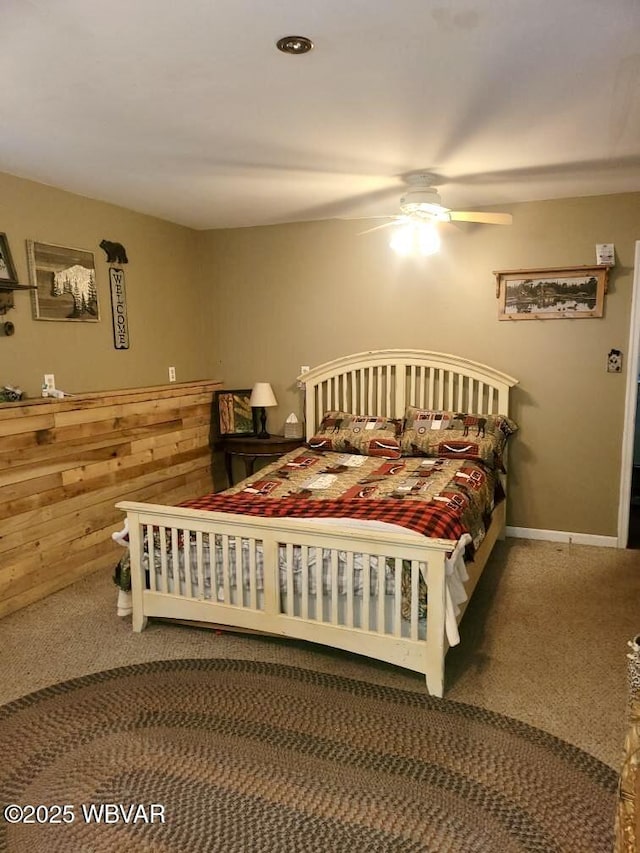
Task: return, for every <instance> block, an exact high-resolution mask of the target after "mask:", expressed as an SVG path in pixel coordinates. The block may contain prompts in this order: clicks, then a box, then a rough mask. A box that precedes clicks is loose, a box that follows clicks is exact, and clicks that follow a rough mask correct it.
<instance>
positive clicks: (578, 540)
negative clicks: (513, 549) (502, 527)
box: [506, 527, 618, 548]
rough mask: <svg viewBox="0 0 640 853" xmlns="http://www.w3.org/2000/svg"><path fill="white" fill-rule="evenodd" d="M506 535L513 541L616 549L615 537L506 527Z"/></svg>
mask: <svg viewBox="0 0 640 853" xmlns="http://www.w3.org/2000/svg"><path fill="white" fill-rule="evenodd" d="M506 534H507V536H511V537H513V538H514V539H542V540H544V541H545V542H566V543H567V544H573V545H595V546H597V547H599V548H617V547H618V537H617V536H600V535H598V534H596V533H568V532H567V531H565V530H539V529H538V528H535V527H507V529H506Z"/></svg>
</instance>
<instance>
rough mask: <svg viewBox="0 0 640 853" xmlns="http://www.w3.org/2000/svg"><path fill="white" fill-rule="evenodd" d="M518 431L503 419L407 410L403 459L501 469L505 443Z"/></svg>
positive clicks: (402, 443)
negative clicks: (479, 464)
mask: <svg viewBox="0 0 640 853" xmlns="http://www.w3.org/2000/svg"><path fill="white" fill-rule="evenodd" d="M517 429H518V426H517V424H515V423H514V422H513V421H512V420H511V419H510V418H508V417H506V415H475V414H468V413H466V412H443V411H437V410H433V409H418V408H416V407H415V406H409V408H408V409H407V411H406V414H405V425H404V432H403V433H402V442H401V446H402V455H403V456H445V457H448V458H450V459H478V460H480V461H481V462H484V463H485V464H486V465H489V466H490V467H491V468H498V469H502V467H503V466H502V454H503V453H504V448H505V445H506V443H507V439H508V438H509V436H510V435H512V434H513V433H514V432H516V430H517Z"/></svg>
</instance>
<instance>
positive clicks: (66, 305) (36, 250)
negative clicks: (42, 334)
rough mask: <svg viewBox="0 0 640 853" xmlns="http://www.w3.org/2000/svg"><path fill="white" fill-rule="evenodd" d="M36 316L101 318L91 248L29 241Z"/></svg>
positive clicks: (79, 319)
mask: <svg viewBox="0 0 640 853" xmlns="http://www.w3.org/2000/svg"><path fill="white" fill-rule="evenodd" d="M27 257H28V260H29V276H30V278H31V284H32V285H33V286H34V288H35V289H34V290H33V291H32V293H33V314H34V317H35V319H36V320H68V321H71V322H76V323H96V322H98V320H99V319H100V311H99V307H98V289H97V287H96V268H95V263H94V260H93V254H92V253H91V252H87V251H84V250H83V249H67V248H65V247H63V246H52V245H49V244H48V243H36V242H34V241H33V240H28V241H27Z"/></svg>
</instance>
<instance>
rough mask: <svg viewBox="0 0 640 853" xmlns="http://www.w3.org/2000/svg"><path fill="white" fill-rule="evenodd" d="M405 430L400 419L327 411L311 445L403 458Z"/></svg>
mask: <svg viewBox="0 0 640 853" xmlns="http://www.w3.org/2000/svg"><path fill="white" fill-rule="evenodd" d="M401 432H402V421H401V420H400V419H395V418H379V417H376V416H375V415H352V414H350V413H349V412H327V413H326V414H325V415H324V417H323V418H322V422H321V424H320V426H319V427H318V430H317V431H316V434H315V435H314V436H312V438H310V439H309V441H308V445H309V447H311V448H313V449H314V450H333V451H336V452H338V453H355V454H359V455H360V456H383V457H385V458H386V459H399V458H400V456H401V450H400V438H399V437H400V434H401Z"/></svg>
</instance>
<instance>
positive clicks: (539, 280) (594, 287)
mask: <svg viewBox="0 0 640 853" xmlns="http://www.w3.org/2000/svg"><path fill="white" fill-rule="evenodd" d="M609 269H610V267H609V266H608V265H605V264H599V265H596V266H579V267H555V268H552V269H539V270H495V271H494V275H495V277H496V297H497V298H498V319H499V320H570V319H571V320H576V319H581V318H582V319H584V318H588V317H602V316H603V315H604V297H605V294H606V292H607V283H608V273H609Z"/></svg>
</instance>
